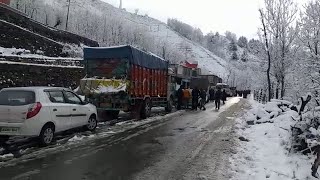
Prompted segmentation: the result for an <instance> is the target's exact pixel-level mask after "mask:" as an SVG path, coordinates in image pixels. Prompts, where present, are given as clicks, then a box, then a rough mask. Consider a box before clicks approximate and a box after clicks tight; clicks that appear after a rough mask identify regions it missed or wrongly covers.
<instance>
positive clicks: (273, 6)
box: [263, 0, 298, 98]
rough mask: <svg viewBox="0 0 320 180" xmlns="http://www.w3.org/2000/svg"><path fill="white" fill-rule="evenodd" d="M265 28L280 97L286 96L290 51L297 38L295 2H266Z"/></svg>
mask: <svg viewBox="0 0 320 180" xmlns="http://www.w3.org/2000/svg"><path fill="white" fill-rule="evenodd" d="M265 6H266V9H265V14H264V16H263V18H264V21H265V28H266V31H268V33H269V35H270V43H269V46H270V47H269V48H270V49H269V51H270V53H271V54H272V55H273V62H272V65H273V70H274V75H275V78H276V81H277V86H281V88H280V96H281V98H283V97H284V96H285V84H286V82H285V80H286V75H287V73H288V69H289V67H290V64H291V63H290V61H291V59H290V53H291V52H290V51H291V49H292V46H293V42H294V40H295V39H296V37H297V32H298V28H297V26H295V22H296V15H297V12H298V8H297V5H296V4H295V3H294V2H293V0H265Z"/></svg>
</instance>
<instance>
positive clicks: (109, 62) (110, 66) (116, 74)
mask: <svg viewBox="0 0 320 180" xmlns="http://www.w3.org/2000/svg"><path fill="white" fill-rule="evenodd" d="M86 67H87V68H86V69H87V74H88V76H89V77H100V78H107V79H111V78H116V79H121V78H124V77H126V76H127V69H128V61H127V60H126V59H95V60H87V61H86Z"/></svg>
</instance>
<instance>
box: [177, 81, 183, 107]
mask: <svg viewBox="0 0 320 180" xmlns="http://www.w3.org/2000/svg"><path fill="white" fill-rule="evenodd" d="M177 98H178V105H177V109H178V110H180V109H181V105H182V99H183V90H182V86H180V88H179V89H178V91H177Z"/></svg>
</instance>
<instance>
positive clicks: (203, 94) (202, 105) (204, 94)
mask: <svg viewBox="0 0 320 180" xmlns="http://www.w3.org/2000/svg"><path fill="white" fill-rule="evenodd" d="M200 97H201V101H200V106H199V109H200V110H204V111H205V110H206V107H205V104H206V99H207V92H206V91H205V90H203V89H201V90H200Z"/></svg>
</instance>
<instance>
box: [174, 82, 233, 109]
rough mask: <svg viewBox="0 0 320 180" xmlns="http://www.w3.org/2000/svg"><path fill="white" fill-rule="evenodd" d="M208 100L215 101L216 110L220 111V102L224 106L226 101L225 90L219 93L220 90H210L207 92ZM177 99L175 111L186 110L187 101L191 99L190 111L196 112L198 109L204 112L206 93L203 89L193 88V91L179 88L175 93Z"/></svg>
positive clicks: (187, 106)
mask: <svg viewBox="0 0 320 180" xmlns="http://www.w3.org/2000/svg"><path fill="white" fill-rule="evenodd" d="M209 95H210V96H209V100H210V101H215V105H216V109H217V110H219V109H220V102H221V101H222V102H223V104H225V101H226V100H227V93H226V91H225V90H223V91H221V89H217V90H214V89H212V88H211V89H210V90H209ZM177 97H178V104H177V109H178V110H180V109H182V108H184V109H188V108H189V101H190V99H191V98H192V110H197V109H198V108H199V109H200V110H206V107H205V104H206V100H207V91H206V90H204V89H198V88H197V87H195V88H194V89H193V90H191V89H190V88H189V87H186V88H183V87H182V86H180V88H179V89H178V91H177Z"/></svg>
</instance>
